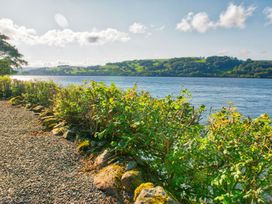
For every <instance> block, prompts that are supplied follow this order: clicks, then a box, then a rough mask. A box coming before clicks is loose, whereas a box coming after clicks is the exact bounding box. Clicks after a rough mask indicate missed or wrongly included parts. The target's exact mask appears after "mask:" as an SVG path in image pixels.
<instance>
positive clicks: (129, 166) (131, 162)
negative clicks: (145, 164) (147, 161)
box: [126, 161, 137, 171]
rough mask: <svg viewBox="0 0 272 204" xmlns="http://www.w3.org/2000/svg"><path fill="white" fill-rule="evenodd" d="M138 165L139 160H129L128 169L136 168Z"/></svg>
mask: <svg viewBox="0 0 272 204" xmlns="http://www.w3.org/2000/svg"><path fill="white" fill-rule="evenodd" d="M136 167H137V162H136V161H129V162H128V163H127V165H126V171H129V170H132V169H135V168H136Z"/></svg>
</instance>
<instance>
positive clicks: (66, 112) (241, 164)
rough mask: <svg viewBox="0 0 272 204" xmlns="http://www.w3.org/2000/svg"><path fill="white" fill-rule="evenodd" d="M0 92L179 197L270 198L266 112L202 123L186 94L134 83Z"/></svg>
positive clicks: (39, 85) (3, 87)
mask: <svg viewBox="0 0 272 204" xmlns="http://www.w3.org/2000/svg"><path fill="white" fill-rule="evenodd" d="M202 63H203V62H202ZM0 94H1V95H0V96H1V97H2V98H3V97H5V98H7V97H19V99H20V101H21V100H22V101H23V102H24V103H29V104H41V105H45V106H47V107H49V108H50V109H52V110H53V111H54V116H51V117H52V118H54V119H56V121H65V122H66V123H67V125H68V126H70V127H73V128H74V129H75V130H77V131H79V134H77V135H83V136H82V137H81V138H79V140H80V141H83V142H82V143H81V144H80V145H79V149H80V151H81V150H82V151H84V149H88V150H89V149H90V148H91V147H90V141H103V142H104V143H105V144H106V145H107V147H109V148H111V149H112V150H113V151H115V153H116V154H119V155H125V156H128V157H133V158H134V159H135V160H137V161H139V160H140V161H141V163H142V164H144V165H145V168H146V170H147V171H148V172H150V173H151V174H152V175H153V176H154V177H153V179H154V178H158V180H156V179H154V180H153V181H154V182H159V183H160V184H162V185H163V186H165V187H166V188H167V189H168V190H169V191H170V192H172V193H173V194H174V195H175V196H176V197H177V198H178V199H179V200H180V201H182V202H189V203H195V202H196V203H269V202H270V201H271V200H269V199H271V195H272V186H271V183H272V147H271V141H272V126H271V119H270V118H269V116H268V115H266V114H264V115H261V116H260V117H259V118H256V119H250V118H245V117H244V116H242V115H241V114H240V113H239V112H237V111H236V110H235V109H234V108H232V107H230V108H223V109H222V110H221V111H219V112H218V113H215V114H213V115H211V117H210V120H209V124H207V125H205V126H204V125H201V124H199V118H200V117H201V113H202V112H203V110H204V108H205V107H203V106H201V107H200V108H198V109H196V108H194V107H193V106H192V105H191V104H190V103H189V99H188V98H189V95H188V93H187V91H184V92H182V93H181V94H180V95H179V96H177V97H176V98H172V97H171V96H167V97H165V98H162V99H158V98H153V97H151V96H150V94H149V93H147V92H139V91H137V88H136V87H133V88H132V89H128V90H125V91H123V90H120V89H118V88H117V87H116V86H115V85H111V86H106V85H104V84H103V83H96V82H88V83H86V84H85V85H83V86H75V85H71V86H69V87H65V88H59V87H58V86H57V85H55V84H53V83H52V82H21V81H16V80H11V79H9V78H8V77H0ZM53 122H54V121H53ZM81 133H82V134H81ZM83 133H84V134H83ZM85 133H87V134H85ZM150 179H151V180H152V177H150Z"/></svg>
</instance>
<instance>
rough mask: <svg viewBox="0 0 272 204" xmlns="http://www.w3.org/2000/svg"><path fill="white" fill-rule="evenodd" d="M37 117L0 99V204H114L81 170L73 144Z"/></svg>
mask: <svg viewBox="0 0 272 204" xmlns="http://www.w3.org/2000/svg"><path fill="white" fill-rule="evenodd" d="M42 130H43V128H42V126H41V125H40V124H39V121H38V119H37V117H36V116H34V114H33V113H32V112H30V111H27V110H25V109H24V108H18V107H12V106H10V105H9V104H8V103H7V102H3V101H0V203H14V204H15V203H24V204H28V203H114V200H113V199H112V198H110V197H107V196H106V195H105V194H104V193H103V192H101V191H99V190H97V189H96V188H95V187H94V186H93V183H92V178H91V176H90V175H88V174H86V173H83V172H80V168H81V167H82V166H81V165H82V164H81V162H80V157H79V155H78V154H77V152H76V150H75V149H76V148H75V146H74V144H73V143H70V142H68V141H66V140H65V139H62V138H58V137H56V136H52V135H51V133H49V132H44V131H42Z"/></svg>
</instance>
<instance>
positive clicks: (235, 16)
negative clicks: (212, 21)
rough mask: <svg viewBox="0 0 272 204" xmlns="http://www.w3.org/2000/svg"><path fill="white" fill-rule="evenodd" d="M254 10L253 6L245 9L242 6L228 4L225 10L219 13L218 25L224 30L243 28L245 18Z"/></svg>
mask: <svg viewBox="0 0 272 204" xmlns="http://www.w3.org/2000/svg"><path fill="white" fill-rule="evenodd" d="M255 9H256V8H255V7H253V6H249V7H247V8H245V7H243V6H242V5H239V6H237V5H234V4H230V5H229V7H228V8H227V10H226V11H225V12H223V13H221V15H220V18H219V22H218V25H219V26H221V27H224V28H235V27H236V28H244V27H245V22H246V20H247V18H248V17H249V16H251V15H252V14H253V12H254V11H255Z"/></svg>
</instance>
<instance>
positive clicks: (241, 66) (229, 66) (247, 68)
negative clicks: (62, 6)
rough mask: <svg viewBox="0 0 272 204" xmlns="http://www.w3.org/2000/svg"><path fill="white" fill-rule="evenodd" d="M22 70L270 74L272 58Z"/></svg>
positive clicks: (192, 59)
mask: <svg viewBox="0 0 272 204" xmlns="http://www.w3.org/2000/svg"><path fill="white" fill-rule="evenodd" d="M25 74H31V75H94V76H96V75H101V76H103V75H106V76H180V77H251V78H272V62H271V61H253V60H246V61H242V60H238V59H237V58H232V57H218V56H213V57H207V58H200V57H183V58H173V59H167V60H166V59H164V60H162V59H154V60H133V61H124V62H118V63H108V64H106V65H103V66H90V67H71V66H68V65H63V66H58V67H52V68H41V69H35V70H30V71H29V72H28V73H25Z"/></svg>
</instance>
